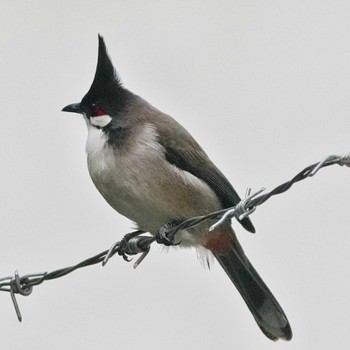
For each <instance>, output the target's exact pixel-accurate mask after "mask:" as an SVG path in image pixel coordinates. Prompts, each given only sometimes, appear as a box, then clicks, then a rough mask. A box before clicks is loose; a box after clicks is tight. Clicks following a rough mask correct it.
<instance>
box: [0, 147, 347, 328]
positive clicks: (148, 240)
mask: <svg viewBox="0 0 350 350" xmlns="http://www.w3.org/2000/svg"><path fill="white" fill-rule="evenodd" d="M333 164H338V165H341V166H344V165H345V166H348V167H350V153H344V154H342V155H330V156H328V157H325V158H324V159H322V160H321V161H320V162H318V163H315V164H313V165H310V166H308V167H306V168H305V169H303V170H302V171H301V172H299V173H298V174H297V175H295V176H294V177H293V178H292V179H291V180H289V181H287V182H285V183H283V184H281V185H279V186H277V187H275V188H274V189H273V190H271V191H266V190H265V188H261V189H260V190H258V191H256V192H253V193H251V189H250V188H248V189H247V192H246V195H245V198H244V199H243V200H242V201H240V202H239V203H238V204H237V205H236V206H235V207H232V208H226V209H222V210H219V211H216V212H213V213H210V214H208V215H203V216H197V217H193V218H190V219H188V220H185V221H183V222H182V223H180V224H179V225H177V226H170V227H168V226H164V227H163V228H160V229H164V230H166V231H167V234H168V233H169V232H170V234H169V237H175V235H176V233H177V232H179V231H181V230H186V229H188V228H192V227H194V226H196V225H199V224H200V223H202V222H204V221H208V220H216V222H215V223H214V225H212V226H211V227H210V230H214V229H215V228H217V227H218V226H220V225H222V224H223V223H224V222H226V221H229V220H231V219H232V218H233V217H236V218H237V219H238V220H242V219H243V218H245V217H247V216H249V215H251V214H252V213H253V212H254V211H255V210H256V208H257V207H258V206H259V205H261V204H263V203H265V202H266V201H267V200H268V199H269V198H271V197H272V196H275V195H277V194H281V193H284V192H286V191H287V190H289V189H290V188H291V187H292V186H293V185H294V184H295V183H297V182H299V181H301V180H304V179H306V178H308V177H312V176H314V175H315V174H316V173H317V172H318V171H319V170H320V169H321V168H324V167H327V166H330V165H333ZM155 241H156V237H153V236H149V235H146V234H145V232H143V231H135V232H131V233H128V234H126V235H125V236H124V238H123V239H122V240H121V241H119V242H116V243H114V244H113V245H112V246H111V248H110V249H108V250H105V251H103V252H102V253H99V254H97V255H95V256H93V257H90V258H88V259H86V260H84V261H82V262H80V263H78V264H76V265H73V266H69V267H65V268H61V269H58V270H55V271H52V272H43V273H36V274H29V275H25V276H23V277H20V275H19V273H18V271H17V270H16V271H15V274H14V276H7V277H3V278H0V291H3V292H9V293H10V295H11V299H12V302H13V305H14V308H15V311H16V315H17V318H18V320H19V321H20V322H21V321H22V315H21V312H20V309H19V305H18V303H17V300H16V294H20V295H23V296H28V295H30V294H31V293H32V291H33V287H34V286H37V285H39V284H41V283H43V282H44V281H49V280H52V279H56V278H60V277H63V276H65V275H68V274H70V273H72V272H73V271H75V270H77V269H80V268H83V267H86V266H90V265H94V264H99V263H102V265H103V266H105V265H106V264H107V262H108V261H109V260H110V258H112V257H113V256H114V255H115V254H118V255H120V256H122V257H123V259H124V260H126V261H131V260H132V259H130V255H136V254H141V255H140V257H139V258H138V259H137V260H136V262H135V263H134V265H133V267H134V268H137V267H138V266H139V265H140V263H141V262H142V261H143V260H144V258H145V257H146V256H147V255H148V253H149V252H150V249H151V245H152V244H153V243H154V242H155Z"/></svg>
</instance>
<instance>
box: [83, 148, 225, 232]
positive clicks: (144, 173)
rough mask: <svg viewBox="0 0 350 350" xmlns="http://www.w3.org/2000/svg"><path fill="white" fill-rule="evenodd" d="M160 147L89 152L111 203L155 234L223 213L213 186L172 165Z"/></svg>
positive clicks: (93, 172)
mask: <svg viewBox="0 0 350 350" xmlns="http://www.w3.org/2000/svg"><path fill="white" fill-rule="evenodd" d="M157 145H158V144H155V143H153V144H147V143H146V144H144V145H142V147H141V145H140V146H137V145H136V146H135V147H133V148H132V149H130V150H129V151H128V152H120V151H119V150H118V149H115V148H112V147H111V146H107V145H105V146H104V147H101V148H100V150H98V151H96V148H95V152H90V153H89V152H88V167H89V172H90V175H91V178H92V180H93V182H94V184H95V186H96V188H97V189H98V190H99V192H100V193H101V194H102V196H103V197H104V198H105V199H106V201H107V202H108V203H109V204H110V205H111V206H112V207H113V208H114V209H115V210H116V211H118V212H119V213H120V214H122V215H124V216H126V217H127V218H129V219H130V220H132V221H134V222H135V223H136V224H137V225H138V227H139V229H141V230H144V231H147V232H150V233H152V234H156V233H157V232H158V231H159V229H160V228H161V227H162V226H163V225H165V224H168V223H172V222H176V221H182V220H184V219H186V218H190V217H193V216H197V215H203V214H206V213H209V212H212V211H215V210H219V209H221V205H220V202H219V200H218V198H217V196H216V195H215V193H214V192H213V191H212V190H211V188H210V187H209V186H208V185H207V184H206V183H205V182H203V181H202V180H200V179H198V178H197V177H195V176H194V175H192V174H190V173H188V172H186V171H183V170H180V169H178V168H177V167H175V166H173V165H172V164H170V163H169V162H168V161H167V160H166V159H165V157H164V152H163V151H162V150H161V146H160V145H159V147H158V146H157Z"/></svg>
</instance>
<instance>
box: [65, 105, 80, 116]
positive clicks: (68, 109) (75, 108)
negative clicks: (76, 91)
mask: <svg viewBox="0 0 350 350" xmlns="http://www.w3.org/2000/svg"><path fill="white" fill-rule="evenodd" d="M62 112H72V113H80V114H82V113H83V111H82V110H81V108H80V103H72V104H71V105H68V106H66V107H64V108H63V109H62Z"/></svg>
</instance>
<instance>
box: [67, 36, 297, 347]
mask: <svg viewBox="0 0 350 350" xmlns="http://www.w3.org/2000/svg"><path fill="white" fill-rule="evenodd" d="M62 111H64V112H72V113H78V114H82V115H83V118H84V120H85V122H86V125H87V129H88V136H87V141H86V147H85V150H86V154H87V165H88V170H89V173H90V176H91V179H92V182H93V183H94V185H95V186H96V188H97V190H98V191H99V192H100V193H101V195H102V196H103V197H104V199H105V200H106V201H107V203H108V204H109V205H110V206H111V207H112V208H114V209H115V210H116V211H117V212H118V213H120V214H121V215H123V216H125V217H127V218H128V219H130V220H131V221H133V222H134V223H135V224H136V226H137V228H138V229H139V230H140V231H142V232H149V233H150V234H152V235H154V236H158V235H159V231H160V228H162V227H168V226H170V227H171V226H173V225H177V224H179V223H180V222H182V221H184V220H186V219H188V218H191V217H194V216H199V215H206V214H208V213H211V212H214V211H217V210H221V209H225V208H229V207H233V206H235V205H237V204H238V203H239V202H240V200H241V199H240V197H239V195H238V194H237V192H236V191H235V189H234V188H233V187H232V185H231V184H230V182H229V180H228V179H227V178H226V177H225V176H224V175H223V173H222V172H221V171H220V170H219V169H218V168H217V167H216V166H215V165H214V163H213V162H212V161H211V159H210V158H209V157H208V155H207V154H206V153H205V151H204V150H203V149H202V147H201V146H200V145H199V144H198V142H197V141H196V140H195V139H194V138H193V137H192V136H191V134H190V133H189V132H188V131H187V130H186V129H185V128H184V127H183V126H182V125H180V124H179V123H178V122H177V121H176V120H175V119H173V118H172V117H171V116H170V115H168V114H166V113H163V112H161V111H160V110H158V109H157V108H155V107H154V106H152V105H151V104H150V103H148V102H147V101H146V100H144V99H143V98H141V97H140V96H138V95H136V94H134V93H132V92H131V91H130V90H128V89H127V88H125V87H124V85H123V84H122V82H121V79H120V76H119V75H118V74H117V72H116V69H115V68H114V65H113V63H112V60H111V58H110V56H109V54H108V51H107V47H106V44H105V41H104V38H103V37H102V36H101V35H100V34H99V35H98V59H97V67H96V71H95V76H94V79H93V82H92V85H91V87H90V89H89V90H88V92H87V93H86V94H85V96H84V97H83V98H82V100H81V102H79V103H73V104H69V105H67V106H65V107H64V108H63V109H62ZM239 223H240V224H241V225H242V226H243V227H244V228H245V229H246V230H247V231H249V232H253V233H254V232H255V228H254V226H253V224H252V222H251V220H250V219H249V218H248V217H246V218H244V219H242V220H239ZM209 226H210V223H203V224H201V225H199V226H197V227H195V228H193V229H187V230H183V231H180V232H178V233H177V237H176V240H177V241H176V242H174V244H178V245H179V246H180V247H195V248H197V249H198V251H201V252H205V253H207V254H208V255H211V256H214V257H215V258H216V260H217V261H218V262H219V264H220V265H221V266H222V268H223V269H224V271H225V272H226V274H227V275H228V277H229V278H230V279H231V281H232V282H233V284H234V285H235V287H236V288H237V289H238V291H239V293H240V294H241V296H242V297H243V299H244V301H245V303H246V305H247V306H248V308H249V310H250V312H251V313H252V315H253V317H254V319H255V321H256V323H257V324H258V326H259V327H260V329H261V330H262V332H263V333H264V334H265V335H266V336H267V337H268V338H269V339H271V340H278V339H283V340H290V339H291V338H292V330H291V327H290V324H289V321H288V319H287V317H286V315H285V313H284V311H283V309H282V308H281V306H280V305H279V303H278V302H277V300H276V299H275V297H274V296H273V294H272V293H271V292H270V290H269V288H268V287H267V286H266V284H265V283H264V281H263V280H262V278H261V277H260V276H259V274H258V273H257V271H256V270H255V268H254V267H253V265H252V264H251V263H250V261H249V260H248V258H247V256H246V255H245V253H244V251H243V249H242V247H241V245H240V243H239V241H238V239H237V236H236V234H235V232H234V230H233V228H232V225H231V222H226V223H225V224H223V225H221V226H219V227H217V228H216V229H214V230H213V231H209Z"/></svg>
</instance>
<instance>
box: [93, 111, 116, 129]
mask: <svg viewBox="0 0 350 350" xmlns="http://www.w3.org/2000/svg"><path fill="white" fill-rule="evenodd" d="M111 121H112V117H111V116H110V115H108V114H105V115H99V116H98V117H90V123H91V125H93V126H97V127H98V128H103V127H105V126H106V125H108V124H109V123H110V122H111Z"/></svg>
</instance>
